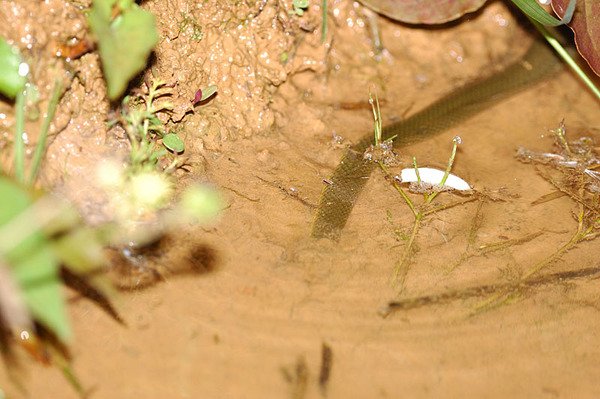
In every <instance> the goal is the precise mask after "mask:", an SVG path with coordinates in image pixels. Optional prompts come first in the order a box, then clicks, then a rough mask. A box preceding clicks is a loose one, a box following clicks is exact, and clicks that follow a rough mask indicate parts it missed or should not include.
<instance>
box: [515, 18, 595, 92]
mask: <svg viewBox="0 0 600 399" xmlns="http://www.w3.org/2000/svg"><path fill="white" fill-rule="evenodd" d="M527 18H529V20H530V21H531V23H532V24H533V26H535V28H536V29H537V30H538V31H539V32H540V33H541V34H542V36H544V38H545V39H546V41H547V42H548V43H549V44H550V45H551V46H552V47H553V48H554V50H555V51H556V52H557V53H558V55H559V56H560V57H561V58H562V59H563V61H565V62H566V63H567V65H568V66H569V67H570V68H571V69H572V70H573V72H575V74H577V76H578V77H579V79H581V81H582V82H583V83H584V84H585V85H586V86H587V87H588V88H589V89H590V90H591V91H592V93H593V94H594V95H595V96H596V98H597V99H598V100H600V89H598V88H597V87H596V85H595V84H594V82H592V80H591V79H590V78H589V77H588V76H587V74H586V73H585V72H584V71H583V69H581V67H580V66H579V65H577V63H576V62H575V60H574V59H573V57H571V55H570V54H569V53H568V52H567V50H566V49H565V48H564V47H563V46H562V45H561V44H560V43H559V41H558V40H556V37H554V35H553V34H552V33H551V32H550V31H549V30H548V29H547V28H546V27H545V26H544V25H542V24H540V23H539V22H537V21H535V20H533V19H531V18H530V17H529V16H527Z"/></svg>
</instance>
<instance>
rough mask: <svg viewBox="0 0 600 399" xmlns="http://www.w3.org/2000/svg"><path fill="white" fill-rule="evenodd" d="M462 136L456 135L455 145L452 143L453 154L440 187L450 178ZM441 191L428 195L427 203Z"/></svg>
mask: <svg viewBox="0 0 600 399" xmlns="http://www.w3.org/2000/svg"><path fill="white" fill-rule="evenodd" d="M460 141H461V140H460V137H458V136H457V137H455V138H454V140H453V145H452V154H450V159H448V165H447V166H446V171H445V172H444V177H442V181H441V182H440V184H439V185H440V187H444V184H446V180H448V176H449V175H450V171H451V170H452V165H453V164H454V157H456V149H457V148H458V145H459V144H460ZM439 193H440V191H436V192H434V193H432V194H431V195H428V196H427V199H426V200H425V203H426V204H430V203H431V201H433V199H434V198H435V197H437V196H438V194H439Z"/></svg>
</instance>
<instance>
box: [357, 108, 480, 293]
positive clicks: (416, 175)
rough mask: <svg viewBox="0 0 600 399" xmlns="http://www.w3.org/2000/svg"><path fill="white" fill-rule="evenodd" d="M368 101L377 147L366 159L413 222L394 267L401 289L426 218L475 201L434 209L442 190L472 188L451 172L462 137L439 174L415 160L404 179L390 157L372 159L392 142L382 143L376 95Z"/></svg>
mask: <svg viewBox="0 0 600 399" xmlns="http://www.w3.org/2000/svg"><path fill="white" fill-rule="evenodd" d="M369 102H370V103H371V107H372V110H373V118H374V128H373V130H374V146H372V147H371V148H369V149H367V151H366V152H365V158H366V159H371V160H373V161H374V162H376V163H377V164H378V165H379V167H380V169H381V170H382V171H383V173H384V174H385V176H386V177H387V178H388V180H389V181H390V182H391V184H392V186H393V187H394V189H396V191H397V192H398V193H399V194H400V196H401V197H402V199H403V200H404V202H405V204H406V205H407V206H408V208H409V209H410V211H411V213H412V215H413V219H414V222H413V227H412V231H411V233H410V235H409V236H408V239H407V243H406V245H405V247H404V251H403V254H402V256H401V258H400V260H399V261H398V262H397V263H396V266H395V268H394V274H393V277H392V283H393V284H394V285H396V284H397V285H398V286H399V287H400V289H401V290H402V289H403V287H404V285H405V282H406V276H407V274H408V270H409V265H410V260H411V258H412V255H413V254H414V252H415V250H416V249H415V240H416V238H417V235H418V233H419V230H420V228H421V226H422V223H423V220H424V218H425V217H426V216H428V215H430V214H432V213H435V212H439V211H441V210H444V209H449V208H451V207H453V206H456V205H459V204H463V203H466V202H470V201H473V200H474V199H475V198H468V199H467V200H465V201H460V202H457V203H454V204H451V205H445V206H444V205H442V206H439V207H436V208H432V206H431V203H432V201H433V200H434V199H435V198H436V197H437V196H438V194H439V193H440V192H442V191H449V190H468V191H470V186H469V185H468V184H467V183H466V182H464V181H463V180H462V179H460V178H458V177H457V176H454V175H452V174H451V173H450V172H451V170H452V165H453V164H454V159H455V157H456V149H457V147H458V145H459V144H460V143H461V140H460V138H459V137H455V138H454V140H453V146H452V152H451V155H450V158H449V160H448V164H447V167H446V170H445V171H440V170H437V169H432V168H419V167H418V165H417V161H416V158H415V157H413V168H408V169H404V170H403V171H402V174H401V176H396V177H393V175H392V174H391V173H390V171H389V169H388V164H389V162H387V160H386V156H387V155H386V156H384V157H378V158H377V157H374V156H373V154H375V153H377V151H376V150H377V148H382V147H383V151H379V153H382V154H386V150H387V148H391V146H389V143H388V141H389V140H387V141H383V142H382V141H381V136H382V127H381V126H382V122H381V109H380V107H379V101H378V99H377V96H375V100H373V97H372V96H370V97H369ZM390 140H391V139H390ZM373 147H374V148H373ZM449 179H450V180H451V182H449ZM406 182H411V191H416V192H421V193H423V202H422V203H421V204H419V205H416V204H415V203H414V202H413V200H412V199H411V198H410V196H409V195H408V193H407V192H406V191H405V190H404V188H402V186H401V183H406ZM465 187H467V188H465Z"/></svg>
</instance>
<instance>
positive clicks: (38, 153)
mask: <svg viewBox="0 0 600 399" xmlns="http://www.w3.org/2000/svg"><path fill="white" fill-rule="evenodd" d="M61 93H62V84H61V83H60V81H59V80H56V82H55V83H54V89H53V90H52V97H51V98H50V102H49V103H48V110H47V111H46V118H45V119H44V122H43V124H42V127H41V129H40V136H39V137H38V142H37V145H36V147H35V153H34V154H33V164H32V165H31V171H30V173H29V180H28V181H27V184H28V185H33V183H35V179H36V178H37V175H38V172H39V169H40V166H41V164H42V158H43V156H44V153H45V152H46V141H47V139H48V130H49V129H50V123H51V122H52V119H54V114H55V113H56V107H57V106H58V101H59V100H60V95H61Z"/></svg>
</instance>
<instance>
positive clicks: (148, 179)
mask: <svg viewBox="0 0 600 399" xmlns="http://www.w3.org/2000/svg"><path fill="white" fill-rule="evenodd" d="M128 185H129V187H128V189H129V193H130V195H131V200H132V204H134V205H137V206H138V207H140V208H142V209H143V210H155V209H159V208H160V207H162V206H164V205H165V204H166V203H167V202H168V201H169V199H170V198H171V194H172V193H173V187H172V185H171V183H170V182H169V180H168V179H167V178H166V176H165V175H164V174H161V173H157V172H141V173H138V174H136V175H133V176H132V177H131V179H130V181H129V183H128Z"/></svg>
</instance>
